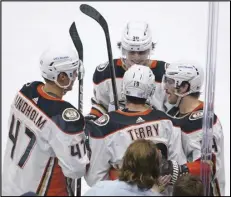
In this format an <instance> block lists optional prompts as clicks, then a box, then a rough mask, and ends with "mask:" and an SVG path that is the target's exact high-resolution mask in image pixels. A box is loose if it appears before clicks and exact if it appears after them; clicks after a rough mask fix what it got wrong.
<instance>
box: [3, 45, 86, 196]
mask: <svg viewBox="0 0 231 197" xmlns="http://www.w3.org/2000/svg"><path fill="white" fill-rule="evenodd" d="M40 68H41V72H42V77H43V78H44V79H45V84H44V83H42V82H38V81H35V82H32V83H27V84H25V85H24V86H23V87H22V88H21V90H20V91H19V92H18V93H17V95H16V97H15V99H14V101H13V103H12V105H11V112H10V118H9V138H8V142H7V147H6V152H5V157H4V168H3V177H2V179H3V180H2V181H3V183H2V185H3V190H2V191H3V195H14V196H19V195H22V194H24V193H26V192H28V191H31V192H35V193H36V194H37V195H39V196H43V195H46V196H67V195H68V193H67V189H66V178H65V177H69V178H72V179H76V178H80V177H82V176H83V175H84V173H85V169H86V165H87V164H88V163H89V159H88V157H87V154H86V149H85V143H84V142H85V135H84V132H83V127H84V125H85V121H84V117H83V115H82V114H81V113H80V112H79V111H78V110H77V109H76V108H75V107H74V106H72V105H71V104H70V103H68V102H66V101H64V100H62V97H63V95H64V94H65V93H66V92H67V91H70V90H71V89H72V86H73V83H74V81H75V80H76V77H77V74H78V73H77V71H80V70H83V69H82V68H83V65H82V63H81V61H80V60H79V57H78V54H77V53H76V52H75V51H74V50H72V49H69V48H68V49H65V48H62V49H61V50H59V49H57V48H56V49H53V50H51V49H49V50H47V51H45V52H44V53H43V54H42V56H41V59H40ZM80 68H81V69H80Z"/></svg>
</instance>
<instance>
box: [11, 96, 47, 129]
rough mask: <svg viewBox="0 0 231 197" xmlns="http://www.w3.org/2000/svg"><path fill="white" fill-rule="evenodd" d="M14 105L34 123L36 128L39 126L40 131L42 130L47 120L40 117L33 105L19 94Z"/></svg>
mask: <svg viewBox="0 0 231 197" xmlns="http://www.w3.org/2000/svg"><path fill="white" fill-rule="evenodd" d="M14 105H15V107H16V109H18V110H19V111H20V112H22V113H23V114H25V116H26V117H27V118H29V119H30V120H31V121H33V123H34V124H35V126H37V127H38V128H39V129H42V128H43V127H44V125H45V124H46V122H47V119H45V117H44V116H42V115H40V114H39V112H38V111H37V110H36V108H35V107H34V106H33V105H32V104H31V105H30V104H29V102H28V101H26V99H25V98H23V97H22V96H20V95H19V94H18V95H17V96H16V98H15V102H14Z"/></svg>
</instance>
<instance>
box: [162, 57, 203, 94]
mask: <svg viewBox="0 0 231 197" xmlns="http://www.w3.org/2000/svg"><path fill="white" fill-rule="evenodd" d="M170 81H171V82H170ZM184 81H185V82H188V83H189V85H190V89H189V91H188V92H186V93H185V94H179V93H175V94H176V95H177V96H180V97H184V96H186V95H189V94H191V93H195V92H200V90H201V88H202V85H203V82H204V72H203V69H202V67H201V66H200V64H198V63H195V62H194V63H190V62H188V63H187V62H176V63H172V64H169V65H168V67H167V68H166V73H165V75H164V78H163V82H164V83H168V84H172V85H173V86H174V88H179V87H180V85H181V84H182V82H184Z"/></svg>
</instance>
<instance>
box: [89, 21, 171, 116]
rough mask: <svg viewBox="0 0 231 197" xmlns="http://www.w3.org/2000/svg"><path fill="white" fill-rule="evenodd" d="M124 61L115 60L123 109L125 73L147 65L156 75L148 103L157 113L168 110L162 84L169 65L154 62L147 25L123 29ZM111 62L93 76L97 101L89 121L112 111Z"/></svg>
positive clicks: (121, 46)
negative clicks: (135, 65) (153, 88)
mask: <svg viewBox="0 0 231 197" xmlns="http://www.w3.org/2000/svg"><path fill="white" fill-rule="evenodd" d="M118 47H119V48H120V50H121V53H122V57H121V58H119V59H114V68H115V75H116V86H117V93H118V101H119V105H120V107H124V103H125V101H124V100H123V98H122V96H121V83H122V78H123V75H124V73H125V71H126V70H127V69H128V68H129V67H131V66H132V65H134V64H140V65H145V66H148V67H150V68H151V70H152V72H153V73H154V75H155V82H156V91H155V94H154V95H153V97H152V98H151V99H150V101H149V103H150V104H151V105H153V106H154V107H155V108H156V109H159V110H163V111H164V110H165V107H164V105H163V103H164V99H165V93H164V90H163V89H161V80H162V77H163V75H164V73H165V67H166V65H167V64H166V63H165V62H163V61H157V60H151V59H150V57H151V54H152V51H153V50H154V48H155V44H154V43H153V42H152V34H151V30H150V27H149V25H148V24H147V23H143V22H129V23H128V24H127V25H126V28H125V29H124V32H123V35H122V39H121V42H119V43H118ZM108 64H109V62H106V63H105V64H101V65H99V66H98V67H97V68H96V70H95V72H94V75H93V83H94V97H93V98H92V99H91V100H92V108H91V112H90V115H89V116H88V118H89V119H90V118H91V119H96V118H98V117H100V116H101V115H102V114H104V113H106V112H108V111H113V110H114V109H115V107H114V98H113V91H112V85H111V78H110V69H109V66H108Z"/></svg>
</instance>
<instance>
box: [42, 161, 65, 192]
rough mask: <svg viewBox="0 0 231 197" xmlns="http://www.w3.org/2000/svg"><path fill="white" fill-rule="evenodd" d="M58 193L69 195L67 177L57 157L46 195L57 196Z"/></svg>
mask: <svg viewBox="0 0 231 197" xmlns="http://www.w3.org/2000/svg"><path fill="white" fill-rule="evenodd" d="M58 188H59V189H58ZM57 189H58V190H57ZM57 195H59V196H67V195H68V192H67V187H66V178H65V176H64V175H63V172H62V169H61V167H60V166H59V165H58V159H57V158H55V163H54V166H53V168H52V173H51V176H50V178H49V181H48V185H47V189H46V192H45V196H57Z"/></svg>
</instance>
